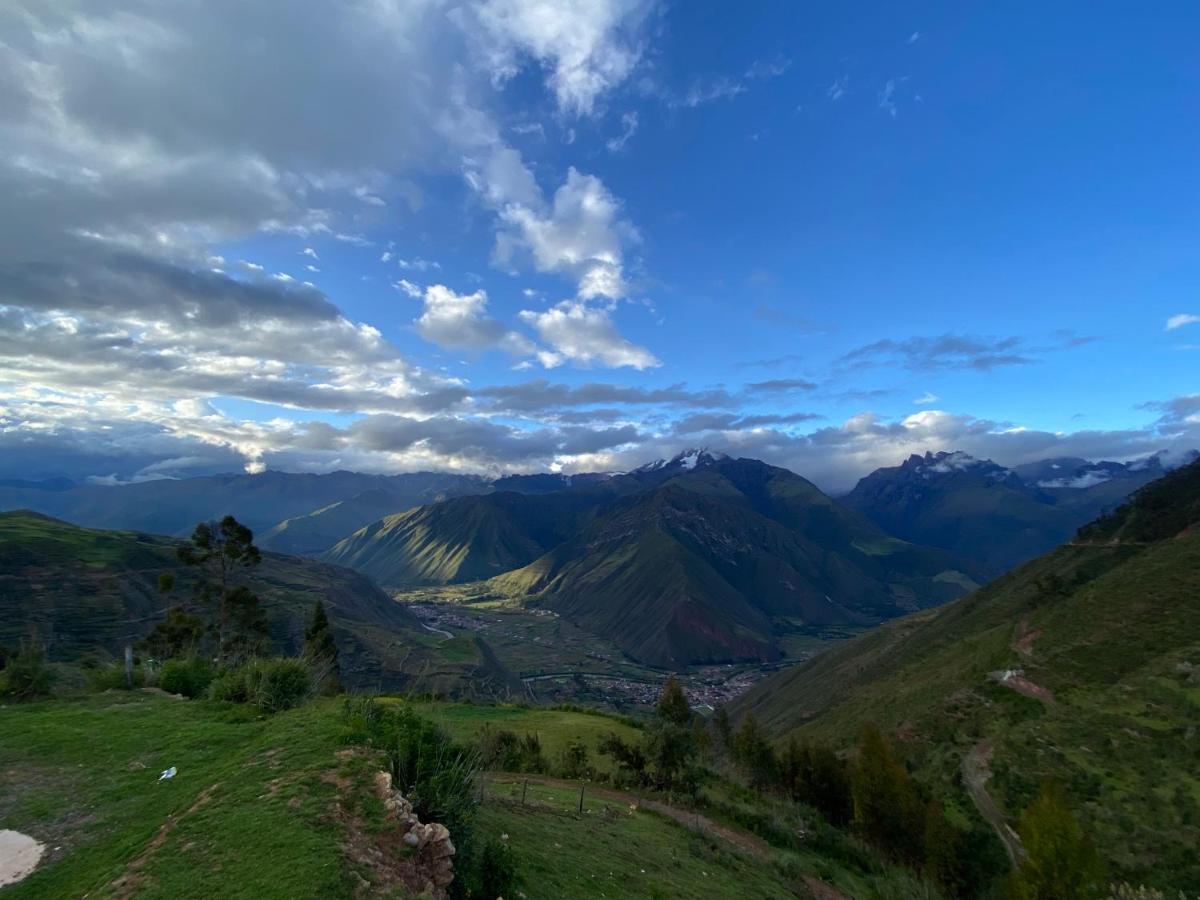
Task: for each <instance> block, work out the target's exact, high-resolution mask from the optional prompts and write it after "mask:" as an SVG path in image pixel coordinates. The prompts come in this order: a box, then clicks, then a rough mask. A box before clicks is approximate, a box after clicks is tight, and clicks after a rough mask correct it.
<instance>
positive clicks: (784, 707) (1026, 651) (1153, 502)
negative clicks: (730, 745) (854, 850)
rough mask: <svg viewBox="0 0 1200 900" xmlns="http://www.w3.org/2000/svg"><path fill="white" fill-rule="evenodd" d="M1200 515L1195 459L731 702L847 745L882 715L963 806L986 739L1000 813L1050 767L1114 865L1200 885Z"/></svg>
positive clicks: (1140, 877) (774, 728) (789, 731)
mask: <svg viewBox="0 0 1200 900" xmlns="http://www.w3.org/2000/svg"><path fill="white" fill-rule="evenodd" d="M1198 522H1200V463H1193V464H1191V465H1190V466H1188V467H1185V468H1183V469H1179V470H1177V471H1175V472H1173V473H1171V474H1169V475H1167V476H1165V477H1164V478H1162V479H1161V480H1159V481H1157V482H1154V483H1152V484H1150V485H1148V486H1146V487H1144V488H1142V489H1141V490H1140V491H1139V492H1138V493H1136V494H1135V495H1134V496H1133V498H1132V499H1131V500H1130V501H1129V502H1128V503H1127V504H1125V505H1124V506H1122V507H1121V508H1120V509H1118V510H1117V511H1115V512H1114V513H1113V514H1111V515H1109V516H1106V517H1104V518H1102V519H1100V520H1098V521H1097V522H1096V523H1095V524H1093V525H1091V526H1088V527H1086V528H1084V529H1082V530H1081V531H1080V533H1079V535H1078V538H1077V539H1076V540H1074V541H1071V542H1070V543H1068V544H1066V545H1064V546H1062V547H1060V548H1058V549H1056V550H1054V551H1052V552H1051V553H1049V554H1047V555H1045V556H1043V557H1041V558H1039V559H1037V560H1035V561H1033V562H1031V563H1029V564H1027V565H1025V566H1023V567H1021V568H1019V569H1017V570H1016V571H1014V572H1012V573H1010V574H1008V575H1006V576H1004V577H1002V578H1000V579H998V580H997V581H995V582H993V583H992V584H990V585H988V586H987V587H984V588H982V589H981V590H979V591H977V592H975V593H973V594H971V595H970V596H968V597H966V598H963V599H961V600H958V601H956V602H954V603H952V604H949V605H947V606H945V607H943V608H941V609H938V610H933V611H928V612H922V613H917V614H915V615H913V616H909V617H906V618H904V619H900V620H898V621H895V622H890V623H887V624H885V625H883V626H881V627H880V628H878V629H876V630H874V631H872V632H870V633H867V634H864V635H862V636H861V637H858V638H855V639H853V640H851V641H847V642H846V643H844V644H842V645H839V646H836V647H833V648H832V649H830V650H828V651H827V652H825V653H823V654H822V655H820V656H818V657H816V658H815V659H813V660H811V661H810V662H808V663H805V664H802V665H800V666H797V667H795V668H793V669H790V670H787V671H784V672H781V673H779V674H777V675H775V676H772V677H770V678H767V679H765V680H764V681H762V682H760V683H759V684H758V685H756V686H755V687H754V688H753V689H752V690H751V691H750V692H749V693H748V694H747V695H745V696H744V697H743V698H741V699H740V700H739V701H737V702H736V703H735V704H734V709H733V711H734V713H735V714H736V715H738V716H744V715H745V714H747V713H750V712H753V713H754V714H755V715H756V717H758V718H759V719H760V721H762V722H763V723H765V725H766V726H767V727H768V728H769V730H770V731H771V732H772V733H773V734H774V735H776V736H777V737H779V738H784V737H787V736H789V735H798V736H806V737H819V738H822V739H827V740H832V741H834V742H835V743H839V744H844V743H846V742H849V741H850V740H851V739H852V737H853V735H854V734H855V733H856V732H857V731H858V729H859V728H860V727H861V726H862V725H863V724H864V723H866V722H875V723H877V724H879V725H880V726H882V727H885V728H887V729H889V730H890V731H892V732H893V733H894V734H896V735H897V737H898V738H899V739H900V740H901V741H902V742H903V744H904V748H905V750H906V752H907V753H908V754H909V755H910V758H911V759H912V760H913V762H914V763H915V764H916V765H917V767H918V771H919V772H920V773H921V774H922V776H923V777H925V778H927V779H929V780H930V781H932V782H933V783H935V784H938V785H940V786H941V789H942V790H943V791H944V792H945V793H946V794H947V796H948V797H950V798H952V800H953V801H954V802H956V803H958V804H959V805H960V806H962V807H963V808H964V810H965V809H966V804H967V801H966V798H965V797H964V796H963V795H962V794H960V793H959V788H958V785H959V784H960V774H959V772H960V768H962V770H963V773H964V774H965V773H966V771H967V768H968V767H969V764H968V760H974V763H971V764H973V765H977V764H978V761H979V760H980V759H984V760H986V759H987V757H988V755H989V754H990V759H991V771H992V773H994V777H992V780H991V783H990V789H991V790H992V792H993V794H994V795H995V798H996V800H997V803H998V804H999V806H1000V809H1001V810H1002V811H1003V813H1005V814H1007V816H1008V818H1009V819H1010V820H1011V819H1012V818H1013V817H1015V816H1016V815H1017V814H1018V813H1019V811H1020V810H1021V809H1022V808H1024V806H1025V805H1026V804H1027V803H1028V802H1029V800H1030V798H1031V797H1032V795H1033V794H1034V792H1035V791H1036V790H1037V787H1038V784H1039V782H1040V781H1041V780H1042V779H1043V778H1045V777H1053V778H1054V779H1056V780H1057V781H1059V782H1060V783H1062V784H1063V785H1064V786H1065V787H1066V789H1067V791H1068V795H1069V797H1070V799H1071V800H1072V802H1073V803H1074V805H1075V806H1076V808H1077V811H1078V813H1079V814H1080V816H1081V818H1082V820H1083V822H1084V825H1085V827H1086V828H1087V829H1088V831H1089V832H1090V833H1092V834H1093V835H1094V837H1095V839H1096V840H1097V842H1098V843H1099V845H1100V847H1101V849H1102V851H1103V852H1104V854H1105V855H1106V856H1107V857H1108V858H1109V859H1110V861H1111V866H1112V869H1113V872H1114V874H1117V875H1120V876H1121V877H1122V878H1126V879H1128V880H1130V881H1133V882H1145V883H1147V884H1153V885H1156V886H1159V887H1162V888H1171V889H1185V890H1188V891H1195V890H1197V889H1198V888H1200V866H1198V865H1197V862H1196V857H1195V855H1194V853H1193V849H1194V847H1195V846H1196V844H1197V842H1200V779H1197V776H1196V766H1195V753H1196V750H1195V735H1194V733H1193V732H1194V728H1193V727H1192V726H1190V725H1189V723H1191V722H1195V721H1196V718H1197V711H1198V709H1200V675H1198V673H1200V637H1198V636H1200V531H1198V530H1197V528H1196V525H1197V523H1198ZM985 751H986V752H985ZM973 753H974V755H972V754H973ZM986 778H987V776H986V766H985V775H984V780H985V781H986Z"/></svg>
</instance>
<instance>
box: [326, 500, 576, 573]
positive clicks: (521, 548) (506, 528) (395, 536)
mask: <svg viewBox="0 0 1200 900" xmlns="http://www.w3.org/2000/svg"><path fill="white" fill-rule="evenodd" d="M594 499H595V498H593V497H591V496H589V495H587V494H585V493H580V494H576V493H573V492H557V493H552V494H545V495H526V494H517V493H512V492H508V491H505V492H502V493H497V494H488V495H484V496H478V497H459V498H455V499H453V500H448V501H446V502H444V503H437V504H433V505H430V506H422V507H418V508H416V509H410V510H407V511H406V512H402V513H398V514H396V515H393V516H387V517H386V518H383V519H380V520H379V521H377V522H373V523H372V524H370V525H368V526H366V527H365V528H362V529H360V530H358V531H356V532H355V533H354V534H352V535H350V536H349V537H347V538H345V539H343V540H341V541H339V542H338V543H337V544H335V545H334V546H333V547H332V548H330V549H329V550H328V551H327V552H326V553H324V554H322V555H321V558H322V559H324V560H325V561H327V562H331V563H336V564H337V565H344V566H349V567H351V568H353V569H356V570H358V571H360V572H363V573H365V574H367V575H369V576H370V577H371V578H373V579H374V580H375V581H376V582H377V583H378V584H381V585H384V586H385V587H389V588H398V587H410V586H415V585H430V584H452V583H455V582H462V581H478V580H481V579H485V578H490V577H492V576H493V575H496V574H498V573H500V572H506V571H508V570H509V569H513V568H516V567H518V566H523V565H525V564H526V563H527V562H529V561H530V560H533V559H535V558H537V557H538V556H539V555H540V554H542V553H544V552H545V551H546V550H547V549H548V548H549V547H551V546H553V545H554V544H556V543H558V542H559V541H561V540H563V539H564V538H565V537H566V536H567V534H568V533H569V532H570V529H571V528H572V526H573V525H574V523H575V521H576V520H577V518H578V516H580V515H581V514H583V512H584V511H586V509H587V508H588V507H589V506H590V505H592V503H593V502H594Z"/></svg>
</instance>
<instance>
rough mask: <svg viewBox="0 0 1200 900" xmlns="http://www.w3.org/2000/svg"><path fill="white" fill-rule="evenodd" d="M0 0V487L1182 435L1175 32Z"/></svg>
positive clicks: (1164, 13) (1192, 180)
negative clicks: (4, 482)
mask: <svg viewBox="0 0 1200 900" xmlns="http://www.w3.org/2000/svg"><path fill="white" fill-rule="evenodd" d="M834 6H836V8H831V7H830V6H829V5H828V4H813V3H801V2H797V3H748V4H724V3H711V2H700V0H689V2H686V3H685V2H682V0H675V2H666V0H658V2H656V0H587V2H584V0H478V2H452V0H447V2H443V0H360V2H348V0H340V2H331V3H325V4H300V5H297V4H292V3H282V2H248V3H239V4H236V5H231V4H224V3H213V2H210V0H180V2H177V3H172V4H169V5H166V4H160V3H157V2H136V0H130V2H122V3H114V2H105V0H95V2H79V3H72V2H61V3H54V4H49V3H44V2H33V3H21V2H17V3H16V4H7V5H6V6H5V8H4V10H2V11H0V141H2V146H3V147H4V148H5V149H4V153H3V154H0V198H2V199H3V203H2V205H0V477H3V478H30V479H32V478H43V477H52V476H67V477H70V478H74V479H81V480H82V479H92V480H99V481H137V480H144V479H148V478H162V477H187V476H190V475H199V474H208V473H213V472H230V471H242V470H245V471H249V472H257V471H262V470H264V469H268V468H269V469H279V470H286V471H306V472H324V471H332V470H335V469H350V470H358V471H370V472H403V471H416V470H425V469H439V470H455V471H469V472H483V473H488V474H500V473H504V472H530V471H544V470H554V471H564V472H577V471H601V470H603V471H615V470H620V469H625V468H629V467H632V466H635V465H638V464H640V463H643V462H646V461H648V460H653V459H656V458H659V457H663V456H669V455H672V454H674V453H676V452H678V451H680V450H682V449H684V448H688V447H694V446H705V447H710V448H713V449H715V450H722V451H724V452H728V453H731V454H734V455H740V456H751V457H756V458H760V459H764V460H766V461H768V462H771V463H775V464H778V465H783V466H787V467H788V468H791V469H793V470H794V471H797V472H799V473H800V474H802V475H805V476H806V477H809V478H811V479H812V480H814V481H815V482H817V483H818V484H819V485H821V486H822V487H825V488H827V489H830V490H844V489H846V488H848V487H849V486H850V485H852V484H853V483H854V481H855V479H857V478H858V477H860V476H861V475H863V474H866V473H867V472H869V471H870V470H872V469H874V468H876V467H878V466H883V465H894V464H897V463H898V462H900V461H901V460H902V459H904V458H905V457H906V456H908V455H909V454H911V453H921V452H925V451H927V450H933V451H937V450H954V449H961V450H965V451H967V452H970V453H973V454H975V455H978V456H986V457H990V458H992V459H995V460H996V461H997V462H999V463H1001V464H1004V465H1015V464H1018V463H1022V462H1028V461H1032V460H1036V459H1041V458H1046V457H1051V456H1080V457H1085V458H1090V459H1101V458H1104V459H1121V460H1124V459H1131V458H1136V457H1140V456H1144V455H1146V454H1149V453H1153V452H1159V451H1167V452H1169V453H1177V452H1181V451H1185V450H1188V449H1191V448H1195V447H1200V377H1198V375H1200V292H1198V287H1200V242H1198V241H1197V224H1198V222H1200V218H1198V215H1197V214H1198V213H1200V181H1198V177H1197V165H1196V161H1197V160H1198V159H1200V124H1198V122H1197V116H1196V113H1197V109H1198V105H1197V102H1198V100H1200V63H1198V62H1197V59H1196V55H1195V37H1196V35H1197V33H1200V9H1197V8H1196V7H1195V6H1194V5H1193V4H1185V3H1171V2H1168V3H1162V4H1156V5H1155V6H1154V9H1153V10H1152V11H1149V10H1146V9H1143V8H1139V7H1137V5H1135V4H1128V3H1115V2H1087V3H1083V2H1065V3H1057V4H1040V3H1039V4H1034V3H1026V2H1013V3H1004V4H981V3H961V2H946V3H933V2H930V3H892V4H878V3H870V4H867V3H847V4H836V5H834Z"/></svg>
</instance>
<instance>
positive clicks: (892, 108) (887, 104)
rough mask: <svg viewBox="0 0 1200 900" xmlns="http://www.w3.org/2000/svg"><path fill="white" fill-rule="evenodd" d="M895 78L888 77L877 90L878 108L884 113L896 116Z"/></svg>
mask: <svg viewBox="0 0 1200 900" xmlns="http://www.w3.org/2000/svg"><path fill="white" fill-rule="evenodd" d="M895 97H896V79H895V78H889V79H888V80H887V83H886V84H884V86H883V90H881V91H880V92H879V108H880V109H882V110H883V111H884V112H885V113H887V114H888V115H889V116H891V117H892V118H893V119H894V118H896V99H895Z"/></svg>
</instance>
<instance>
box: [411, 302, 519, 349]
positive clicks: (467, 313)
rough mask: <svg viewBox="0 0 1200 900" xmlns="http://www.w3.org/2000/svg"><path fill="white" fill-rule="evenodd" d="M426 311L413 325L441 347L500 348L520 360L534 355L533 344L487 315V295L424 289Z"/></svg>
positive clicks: (419, 332)
mask: <svg viewBox="0 0 1200 900" xmlns="http://www.w3.org/2000/svg"><path fill="white" fill-rule="evenodd" d="M424 300H425V311H424V312H423V313H422V314H421V316H420V318H418V319H417V320H416V321H415V322H414V323H413V324H414V325H415V326H416V329H417V333H418V334H420V335H421V337H423V338H425V340H427V341H429V342H431V343H434V344H437V345H438V346H439V347H444V348H446V349H453V350H487V349H490V348H493V347H499V348H500V349H503V350H506V351H507V352H509V353H512V354H513V355H517V356H528V355H530V354H531V353H533V352H534V349H535V348H534V346H533V342H532V341H530V340H529V339H528V338H525V337H522V336H521V335H519V334H517V333H516V332H513V331H509V330H508V329H506V328H505V327H504V325H503V324H501V323H500V322H498V321H496V320H495V319H493V318H490V317H489V316H488V315H487V302H488V301H487V292H486V291H482V290H479V291H475V292H474V293H472V294H456V293H455V292H454V291H452V290H450V288H448V287H446V286H445V285H443V284H433V285H430V286H429V287H427V288H426V289H425V295H424Z"/></svg>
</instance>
